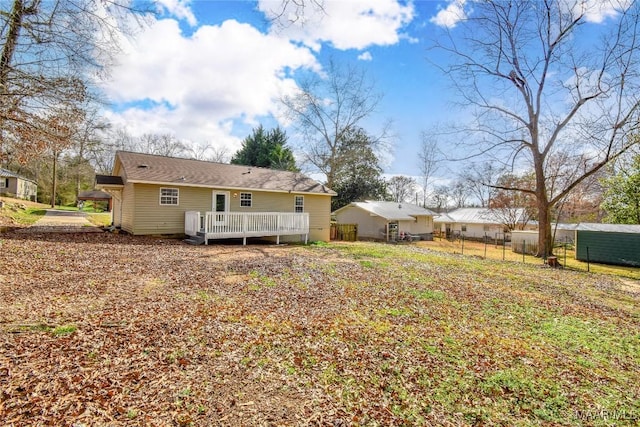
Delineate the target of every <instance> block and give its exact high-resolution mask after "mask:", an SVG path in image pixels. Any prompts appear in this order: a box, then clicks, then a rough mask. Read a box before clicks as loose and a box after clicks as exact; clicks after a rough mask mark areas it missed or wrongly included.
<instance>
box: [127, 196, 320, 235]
mask: <svg viewBox="0 0 640 427" xmlns="http://www.w3.org/2000/svg"><path fill="white" fill-rule="evenodd" d="M161 187H162V188H177V189H178V191H179V194H178V199H179V202H178V205H175V206H171V205H160V188H161ZM129 190H130V189H129V185H127V186H126V188H125V191H124V194H127V198H126V200H125V201H124V203H125V206H127V205H129V206H133V209H130V211H131V212H130V213H131V215H132V216H133V217H134V220H133V227H132V229H133V231H130V232H132V233H133V234H183V233H184V216H185V212H186V211H198V212H200V213H201V214H204V213H205V212H208V211H211V210H212V208H213V206H212V203H213V193H214V192H215V191H223V192H228V193H229V210H230V211H231V212H293V211H294V194H289V193H275V192H265V191H248V190H247V191H245V190H243V191H238V190H227V189H224V188H218V189H214V188H199V187H181V186H177V185H176V186H171V185H152V184H135V186H134V188H133V190H134V191H135V203H133V196H132V194H133V191H129ZM241 192H250V193H251V194H252V196H251V197H252V206H251V207H244V206H240V193H241ZM298 195H300V194H298ZM130 197H131V199H130ZM304 210H305V212H308V213H309V229H310V230H309V240H311V241H315V240H322V241H328V240H329V228H330V221H331V212H330V211H331V197H329V196H318V195H308V194H304ZM124 216H125V215H124V212H123V217H124ZM123 229H124V227H123ZM125 231H129V230H125ZM287 238H288V239H289V241H298V240H299V237H297V236H288V237H287ZM281 240H284V237H283V238H282V239H281Z"/></svg>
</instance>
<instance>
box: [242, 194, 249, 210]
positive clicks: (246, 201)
mask: <svg viewBox="0 0 640 427" xmlns="http://www.w3.org/2000/svg"><path fill="white" fill-rule="evenodd" d="M240 206H242V207H243V208H250V207H251V193H240Z"/></svg>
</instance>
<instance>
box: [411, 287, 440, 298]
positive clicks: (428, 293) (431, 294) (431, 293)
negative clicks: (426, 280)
mask: <svg viewBox="0 0 640 427" xmlns="http://www.w3.org/2000/svg"><path fill="white" fill-rule="evenodd" d="M411 293H412V294H413V295H414V296H415V297H416V298H418V299H426V300H433V301H442V300H443V299H444V292H442V291H438V290H432V289H425V290H422V291H418V290H415V289H414V290H413V291H412V292H411Z"/></svg>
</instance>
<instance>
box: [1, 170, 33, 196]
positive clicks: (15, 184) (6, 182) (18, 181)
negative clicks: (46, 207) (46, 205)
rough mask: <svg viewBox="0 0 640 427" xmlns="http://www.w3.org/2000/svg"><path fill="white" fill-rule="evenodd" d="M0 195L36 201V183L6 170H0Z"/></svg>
mask: <svg viewBox="0 0 640 427" xmlns="http://www.w3.org/2000/svg"><path fill="white" fill-rule="evenodd" d="M0 195H2V196H7V197H15V198H17V199H24V200H31V201H32V202H35V201H36V197H37V195H38V183H36V182H35V181H34V180H32V179H29V178H25V177H23V176H20V175H18V174H16V173H13V172H11V171H9V170H6V169H0Z"/></svg>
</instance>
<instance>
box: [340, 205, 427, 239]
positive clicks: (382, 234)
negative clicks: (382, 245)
mask: <svg viewBox="0 0 640 427" xmlns="http://www.w3.org/2000/svg"><path fill="white" fill-rule="evenodd" d="M333 214H334V215H335V217H336V222H337V223H338V224H357V225H358V238H361V239H373V240H386V241H389V240H396V239H397V238H398V236H399V235H400V234H401V233H407V234H410V235H413V236H420V238H421V239H423V240H431V239H432V238H433V216H434V215H435V214H434V213H433V212H432V211H430V210H429V209H424V208H421V207H419V206H416V205H412V204H411V203H396V202H377V201H366V202H353V203H350V204H348V205H347V206H344V207H342V208H340V209H338V210H336V211H335V212H334V213H333Z"/></svg>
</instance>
